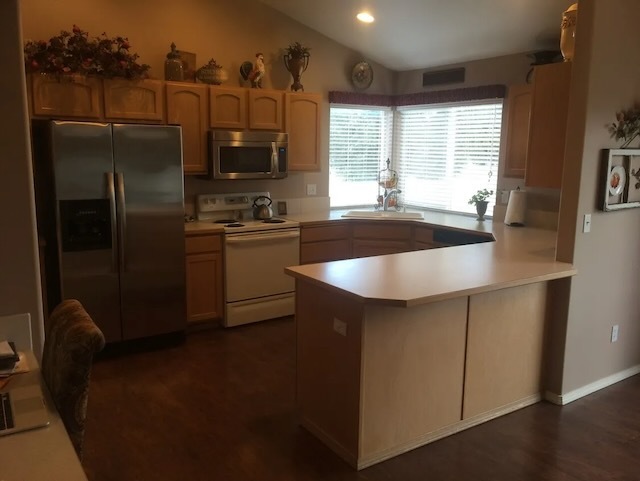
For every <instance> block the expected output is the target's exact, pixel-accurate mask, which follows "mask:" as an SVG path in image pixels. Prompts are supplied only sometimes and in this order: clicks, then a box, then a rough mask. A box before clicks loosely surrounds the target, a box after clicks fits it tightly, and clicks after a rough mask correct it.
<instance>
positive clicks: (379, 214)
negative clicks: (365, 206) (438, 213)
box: [342, 210, 424, 219]
mask: <svg viewBox="0 0 640 481" xmlns="http://www.w3.org/2000/svg"><path fill="white" fill-rule="evenodd" d="M342 217H352V218H357V219H424V216H423V214H422V212H397V211H395V210H387V211H384V210H350V211H349V212H347V213H346V214H342Z"/></svg>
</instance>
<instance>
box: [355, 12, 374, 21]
mask: <svg viewBox="0 0 640 481" xmlns="http://www.w3.org/2000/svg"><path fill="white" fill-rule="evenodd" d="M356 18H357V19H358V20H360V21H361V22H364V23H373V21H374V20H375V18H373V15H371V14H370V13H369V12H360V13H359V14H358V15H356Z"/></svg>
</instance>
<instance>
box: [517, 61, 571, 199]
mask: <svg viewBox="0 0 640 481" xmlns="http://www.w3.org/2000/svg"><path fill="white" fill-rule="evenodd" d="M570 83H571V62H562V63H552V64H549V65H539V66H537V67H535V71H534V80H533V94H532V96H531V119H530V127H529V148H528V151H527V168H526V171H527V172H526V176H525V185H527V186H528V187H547V188H555V189H559V188H560V187H561V186H562V165H563V163H564V144H565V137H566V131H567V115H568V111H569V87H570Z"/></svg>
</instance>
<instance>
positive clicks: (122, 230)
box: [116, 172, 127, 273]
mask: <svg viewBox="0 0 640 481" xmlns="http://www.w3.org/2000/svg"><path fill="white" fill-rule="evenodd" d="M116 192H117V196H116V198H117V203H118V218H119V219H120V222H118V227H119V234H120V235H119V237H120V242H118V251H119V257H120V272H121V273H122V272H126V271H127V260H126V258H125V251H126V249H125V243H126V239H127V237H126V236H127V211H126V207H125V198H124V174H123V173H121V172H116Z"/></svg>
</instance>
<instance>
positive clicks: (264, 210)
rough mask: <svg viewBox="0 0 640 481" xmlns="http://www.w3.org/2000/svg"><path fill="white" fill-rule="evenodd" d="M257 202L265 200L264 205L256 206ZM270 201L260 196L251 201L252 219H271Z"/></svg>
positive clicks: (264, 196)
mask: <svg viewBox="0 0 640 481" xmlns="http://www.w3.org/2000/svg"><path fill="white" fill-rule="evenodd" d="M259 200H266V203H263V204H258V201H259ZM271 202H272V201H271V199H270V198H269V197H267V196H266V195H260V196H258V197H256V198H255V200H254V201H253V218H254V219H256V220H269V219H271V217H273V210H272V209H271V207H270V206H271Z"/></svg>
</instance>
